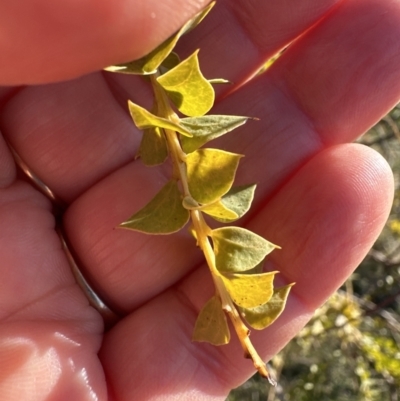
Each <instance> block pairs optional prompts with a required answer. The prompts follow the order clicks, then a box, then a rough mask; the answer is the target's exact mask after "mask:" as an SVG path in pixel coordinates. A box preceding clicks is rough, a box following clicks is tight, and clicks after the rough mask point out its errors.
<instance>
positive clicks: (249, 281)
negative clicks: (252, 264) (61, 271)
mask: <svg viewBox="0 0 400 401" xmlns="http://www.w3.org/2000/svg"><path fill="white" fill-rule="evenodd" d="M276 273H278V272H269V273H261V274H229V275H221V277H222V280H223V281H224V284H225V287H226V289H227V290H228V292H229V295H230V296H231V298H232V301H233V302H234V303H235V304H236V305H238V306H241V307H243V308H254V307H256V306H260V305H264V304H265V303H267V302H268V301H269V300H270V299H271V297H272V294H273V293H274V284H273V281H274V276H275V274H276Z"/></svg>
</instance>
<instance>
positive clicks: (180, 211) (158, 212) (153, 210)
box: [120, 180, 189, 234]
mask: <svg viewBox="0 0 400 401" xmlns="http://www.w3.org/2000/svg"><path fill="white" fill-rule="evenodd" d="M188 220H189V211H188V210H186V209H185V208H184V207H183V206H182V197H181V193H180V191H179V188H178V183H177V182H176V181H175V180H171V181H169V182H168V183H167V184H166V185H165V186H164V187H163V188H162V189H161V191H160V192H159V193H158V194H157V195H156V196H155V197H154V198H153V199H152V200H151V201H150V202H149V203H148V204H147V205H146V206H144V207H143V208H142V209H140V210H139V211H138V212H137V213H135V214H134V215H133V216H132V217H130V218H129V219H128V220H127V221H126V222H124V223H122V224H121V225H120V227H123V228H128V229H131V230H136V231H141V232H143V233H146V234H171V233H174V232H176V231H179V230H180V229H181V228H182V227H183V226H185V224H186V223H187V222H188Z"/></svg>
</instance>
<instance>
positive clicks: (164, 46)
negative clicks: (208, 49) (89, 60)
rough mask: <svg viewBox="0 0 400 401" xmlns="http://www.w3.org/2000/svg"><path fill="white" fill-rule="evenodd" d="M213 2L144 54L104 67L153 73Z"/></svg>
mask: <svg viewBox="0 0 400 401" xmlns="http://www.w3.org/2000/svg"><path fill="white" fill-rule="evenodd" d="M214 4H215V2H213V3H211V4H210V5H208V6H207V7H206V8H205V9H204V10H202V11H200V12H199V13H197V14H196V15H195V16H194V17H193V18H192V19H190V20H189V21H188V22H186V24H185V25H183V27H182V28H181V29H179V31H178V32H176V33H174V34H173V35H172V36H170V37H169V38H168V39H167V40H165V41H164V42H163V43H161V44H160V45H159V46H157V47H156V48H155V49H154V50H152V51H151V52H150V53H149V54H147V55H146V56H144V57H142V58H140V59H138V60H134V61H130V62H128V63H123V64H119V65H114V66H110V67H107V68H105V70H106V71H109V72H118V73H122V74H139V75H149V74H155V73H156V72H157V69H158V67H159V66H160V65H161V63H163V62H164V60H165V59H166V58H167V57H168V56H169V55H170V54H171V52H172V49H173V48H174V47H175V45H176V43H177V42H178V39H179V38H180V37H181V36H182V35H183V34H185V33H187V32H189V31H190V30H191V29H193V28H194V27H196V26H197V25H198V24H199V23H200V22H201V21H202V20H203V18H204V17H205V16H206V15H207V14H208V13H209V11H210V10H211V8H212V7H213V6H214Z"/></svg>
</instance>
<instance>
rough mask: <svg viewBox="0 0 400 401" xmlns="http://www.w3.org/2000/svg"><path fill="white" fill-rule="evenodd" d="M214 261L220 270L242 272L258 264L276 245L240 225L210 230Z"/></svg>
mask: <svg viewBox="0 0 400 401" xmlns="http://www.w3.org/2000/svg"><path fill="white" fill-rule="evenodd" d="M211 238H212V241H213V245H214V253H215V263H216V266H217V269H218V270H219V271H221V272H242V271H245V270H249V269H252V268H253V267H255V266H256V265H258V264H259V263H260V262H261V261H262V260H263V259H264V258H265V256H266V255H268V254H269V253H271V252H272V251H273V250H274V249H275V248H278V247H277V246H276V245H274V244H272V243H271V242H269V241H267V240H266V239H264V238H262V237H260V236H259V235H257V234H254V233H253V232H251V231H249V230H246V229H245V228H241V227H223V228H217V229H215V230H212V232H211Z"/></svg>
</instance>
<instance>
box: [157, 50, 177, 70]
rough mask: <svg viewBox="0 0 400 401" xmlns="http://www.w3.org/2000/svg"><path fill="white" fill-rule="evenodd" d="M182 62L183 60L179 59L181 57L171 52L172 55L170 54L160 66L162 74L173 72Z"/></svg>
mask: <svg viewBox="0 0 400 401" xmlns="http://www.w3.org/2000/svg"><path fill="white" fill-rule="evenodd" d="M180 62H181V59H180V58H179V56H178V55H177V54H176V53H175V52H171V53H170V54H168V57H167V58H166V59H165V60H164V61H163V62H162V64H161V65H160V71H161V73H162V74H165V73H166V72H167V71H169V70H172V69H173V68H175V67H176V66H177V65H178V64H179V63H180Z"/></svg>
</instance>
